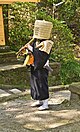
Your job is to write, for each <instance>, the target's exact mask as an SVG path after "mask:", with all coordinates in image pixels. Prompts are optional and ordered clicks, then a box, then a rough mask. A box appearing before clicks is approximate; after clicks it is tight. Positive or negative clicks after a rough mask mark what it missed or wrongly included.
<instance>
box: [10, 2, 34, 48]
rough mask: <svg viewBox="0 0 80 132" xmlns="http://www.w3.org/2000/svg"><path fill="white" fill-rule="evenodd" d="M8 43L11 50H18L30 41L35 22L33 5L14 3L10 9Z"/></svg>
mask: <svg viewBox="0 0 80 132" xmlns="http://www.w3.org/2000/svg"><path fill="white" fill-rule="evenodd" d="M9 8H10V10H9V12H10V18H9V43H10V45H11V49H13V50H18V49H19V48H20V47H22V45H24V44H25V43H27V42H28V41H29V39H31V36H32V33H33V24H32V23H33V22H34V20H35V4H31V3H15V4H12V5H11V6H10V7H9Z"/></svg>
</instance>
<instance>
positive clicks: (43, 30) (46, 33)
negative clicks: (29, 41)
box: [33, 20, 53, 39]
mask: <svg viewBox="0 0 80 132" xmlns="http://www.w3.org/2000/svg"><path fill="white" fill-rule="evenodd" d="M52 27H53V24H52V22H48V21H45V20H36V21H35V25H34V34H33V38H37V39H49V38H50V35H51V30H52Z"/></svg>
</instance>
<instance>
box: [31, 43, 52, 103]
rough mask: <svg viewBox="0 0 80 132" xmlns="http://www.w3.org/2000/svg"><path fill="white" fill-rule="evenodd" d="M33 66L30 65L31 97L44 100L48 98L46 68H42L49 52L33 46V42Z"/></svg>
mask: <svg viewBox="0 0 80 132" xmlns="http://www.w3.org/2000/svg"><path fill="white" fill-rule="evenodd" d="M33 56H34V66H32V65H31V78H30V84H31V97H32V98H33V99H34V100H45V99H48V98H49V90H48V70H47V69H46V68H44V65H45V63H46V62H47V60H48V59H49V56H50V55H49V54H47V53H46V52H43V51H40V50H39V49H37V48H35V42H34V43H33Z"/></svg>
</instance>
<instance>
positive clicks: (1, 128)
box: [0, 89, 80, 132]
mask: <svg viewBox="0 0 80 132" xmlns="http://www.w3.org/2000/svg"><path fill="white" fill-rule="evenodd" d="M18 93H19V95H20V94H21V93H22V91H20V90H18V89H12V90H10V91H7V92H6V91H3V90H2V89H0V98H1V97H2V95H3V96H4V97H5V98H6V97H7V96H11V95H14V94H18ZM27 93H28V94H26V96H23V97H18V98H16V99H12V100H10V101H4V102H2V103H0V132H36V131H39V132H80V102H79V103H78V102H76V103H72V104H70V103H69V100H70V96H71V93H70V91H69V90H62V91H57V92H50V98H49V110H46V111H38V109H37V108H32V107H31V106H30V105H31V104H32V102H33V100H32V99H31V97H30V94H29V91H27ZM6 95H7V96H6Z"/></svg>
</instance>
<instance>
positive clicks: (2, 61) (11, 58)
mask: <svg viewBox="0 0 80 132" xmlns="http://www.w3.org/2000/svg"><path fill="white" fill-rule="evenodd" d="M17 63H22V61H21V60H18V59H17V56H16V52H15V51H9V52H4V53H0V66H4V65H10V64H17Z"/></svg>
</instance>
